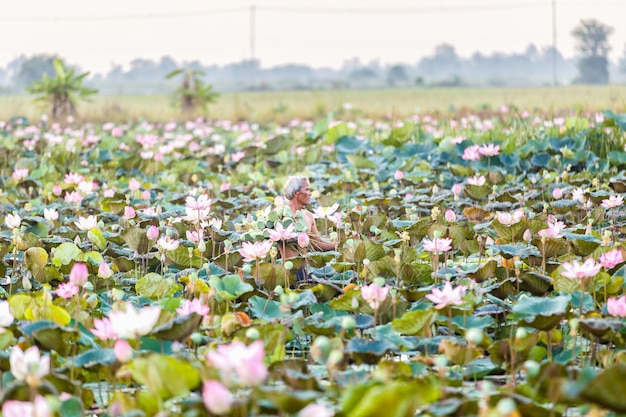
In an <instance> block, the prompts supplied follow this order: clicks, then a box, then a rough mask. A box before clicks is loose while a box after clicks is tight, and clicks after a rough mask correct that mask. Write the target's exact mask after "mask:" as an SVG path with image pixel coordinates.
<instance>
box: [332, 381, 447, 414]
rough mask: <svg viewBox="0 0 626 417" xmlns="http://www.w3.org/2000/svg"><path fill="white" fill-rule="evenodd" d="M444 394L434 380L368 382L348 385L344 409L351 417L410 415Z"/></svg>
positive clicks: (344, 394) (343, 402) (342, 401)
mask: <svg viewBox="0 0 626 417" xmlns="http://www.w3.org/2000/svg"><path fill="white" fill-rule="evenodd" d="M354 380H357V381H359V380H362V378H357V379H353V381H354ZM441 396H442V390H441V387H440V386H439V383H438V382H436V380H434V379H428V378H423V379H414V380H411V381H392V382H382V381H368V382H365V383H362V384H356V385H355V384H352V385H351V386H349V387H347V388H346V390H345V391H344V393H343V395H342V398H341V404H342V411H341V412H342V415H344V416H347V417H373V416H389V417H409V416H413V415H415V414H416V412H417V410H418V408H419V407H420V406H423V405H426V404H431V403H434V402H435V401H437V400H438V399H439V398H441Z"/></svg>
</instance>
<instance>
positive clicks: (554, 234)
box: [537, 216, 565, 239]
mask: <svg viewBox="0 0 626 417" xmlns="http://www.w3.org/2000/svg"><path fill="white" fill-rule="evenodd" d="M563 230H565V223H563V222H561V221H557V220H556V219H555V218H553V217H550V216H549V217H548V228H547V229H542V230H540V231H538V232H537V235H539V237H543V238H554V239H557V238H560V237H561V236H563Z"/></svg>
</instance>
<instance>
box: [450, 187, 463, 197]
mask: <svg viewBox="0 0 626 417" xmlns="http://www.w3.org/2000/svg"><path fill="white" fill-rule="evenodd" d="M462 192H463V184H454V185H453V186H452V194H454V195H455V196H459V195H461V193H462Z"/></svg>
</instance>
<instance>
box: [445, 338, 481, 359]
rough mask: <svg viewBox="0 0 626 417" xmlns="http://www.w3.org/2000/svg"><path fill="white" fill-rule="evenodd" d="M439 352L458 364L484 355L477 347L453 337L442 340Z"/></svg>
mask: <svg viewBox="0 0 626 417" xmlns="http://www.w3.org/2000/svg"><path fill="white" fill-rule="evenodd" d="M439 352H441V353H442V354H443V355H445V356H446V358H448V360H449V361H450V362H452V363H454V364H457V365H465V364H467V363H469V362H471V361H473V360H474V359H476V358H478V357H480V356H481V355H482V352H481V351H480V350H478V349H477V348H475V347H472V346H468V345H467V344H466V343H459V342H458V341H457V340H453V339H444V340H442V341H441V343H440V344H439Z"/></svg>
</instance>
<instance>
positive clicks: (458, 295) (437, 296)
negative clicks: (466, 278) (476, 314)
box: [426, 281, 467, 310]
mask: <svg viewBox="0 0 626 417" xmlns="http://www.w3.org/2000/svg"><path fill="white" fill-rule="evenodd" d="M465 291H467V287H466V286H464V285H457V286H456V288H454V289H453V288H452V284H450V281H447V282H446V284H445V285H444V286H443V290H440V289H439V288H433V289H432V291H431V293H430V294H426V298H428V299H429V300H430V301H432V302H433V303H435V304H436V305H435V308H436V309H437V310H441V309H442V308H445V307H447V306H452V305H457V306H458V305H463V303H464V301H463V296H464V295H465Z"/></svg>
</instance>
